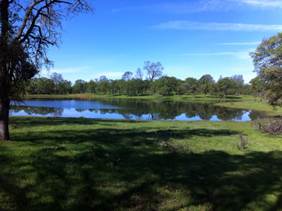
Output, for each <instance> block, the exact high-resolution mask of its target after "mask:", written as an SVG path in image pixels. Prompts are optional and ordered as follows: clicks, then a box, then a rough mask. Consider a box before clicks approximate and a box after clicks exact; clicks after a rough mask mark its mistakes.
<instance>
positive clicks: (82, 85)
mask: <svg viewBox="0 0 282 211" xmlns="http://www.w3.org/2000/svg"><path fill="white" fill-rule="evenodd" d="M72 90H73V93H79V94H80V93H85V92H86V90H87V83H86V81H84V80H76V81H75V83H74V85H73V87H72Z"/></svg>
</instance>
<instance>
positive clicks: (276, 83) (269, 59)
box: [251, 33, 282, 105]
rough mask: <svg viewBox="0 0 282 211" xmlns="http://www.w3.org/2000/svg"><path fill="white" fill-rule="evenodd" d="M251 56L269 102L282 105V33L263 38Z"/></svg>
mask: <svg viewBox="0 0 282 211" xmlns="http://www.w3.org/2000/svg"><path fill="white" fill-rule="evenodd" d="M251 56H252V57H253V60H254V65H255V70H256V71H257V73H258V77H259V78H260V80H261V81H260V82H262V83H263V87H264V88H263V93H264V96H265V98H266V99H267V101H268V103H269V104H271V105H282V92H281V90H282V33H279V34H277V35H275V36H273V37H270V38H269V39H265V40H263V41H262V43H261V44H260V45H259V46H258V47H257V49H256V51H255V52H253V53H252V54H251Z"/></svg>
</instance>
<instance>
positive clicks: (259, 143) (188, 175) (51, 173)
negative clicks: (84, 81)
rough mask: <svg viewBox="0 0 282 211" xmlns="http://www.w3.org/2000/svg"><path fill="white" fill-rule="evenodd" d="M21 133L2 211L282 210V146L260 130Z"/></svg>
mask: <svg viewBox="0 0 282 211" xmlns="http://www.w3.org/2000/svg"><path fill="white" fill-rule="evenodd" d="M11 129H12V140H13V142H7V143H0V163H1V168H0V210H40V211H44V210H48V211H49V210H83V211H84V210H178V209H179V210H279V209H280V210H281V207H282V191H281V190H282V168H281V166H282V137H281V136H280V137H273V136H270V135H266V134H261V133H260V132H258V131H257V130H255V129H254V128H253V126H252V125H251V123H235V122H219V123H211V122H205V121H203V122H123V121H115V122H114V121H95V120H87V119H60V118H58V119H46V118H12V125H11ZM240 134H245V135H247V136H248V140H249V147H248V148H247V149H246V150H244V151H241V150H239V149H238V147H237V145H238V143H239V140H240V138H239V135H240Z"/></svg>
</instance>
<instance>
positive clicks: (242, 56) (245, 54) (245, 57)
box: [184, 50, 252, 60]
mask: <svg viewBox="0 0 282 211" xmlns="http://www.w3.org/2000/svg"><path fill="white" fill-rule="evenodd" d="M251 51H252V50H246V51H222V52H204V53H186V54H184V56H231V57H236V58H237V59H243V60H248V59H250V55H249V54H250V52H251Z"/></svg>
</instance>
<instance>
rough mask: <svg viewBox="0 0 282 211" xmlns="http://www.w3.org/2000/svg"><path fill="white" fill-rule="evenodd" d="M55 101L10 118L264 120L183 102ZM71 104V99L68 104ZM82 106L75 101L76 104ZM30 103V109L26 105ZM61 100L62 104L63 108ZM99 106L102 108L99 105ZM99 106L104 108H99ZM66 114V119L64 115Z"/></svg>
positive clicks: (16, 108) (15, 110)
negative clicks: (84, 102) (82, 104)
mask: <svg viewBox="0 0 282 211" xmlns="http://www.w3.org/2000/svg"><path fill="white" fill-rule="evenodd" d="M57 102H58V101H54V103H53V104H52V101H49V102H48V106H46V105H42V104H41V103H43V102H40V101H39V100H38V101H35V102H34V101H32V102H31V101H26V102H25V104H26V106H19V105H15V106H13V107H12V115H14V116H51V117H70V116H73V117H78V116H79V117H80V116H81V117H85V118H99V119H125V120H145V121H152V120H194V121H196V120H209V121H220V120H223V121H230V120H232V121H250V120H255V119H257V118H261V117H264V116H265V115H264V114H263V113H261V112H256V111H246V110H240V109H230V108H224V107H219V106H215V105H212V104H199V103H186V102H176V101H169V100H168V101H144V100H125V99H111V100H99V101H93V105H97V103H99V107H98V108H95V106H91V103H90V104H89V102H88V104H89V106H88V107H83V108H81V107H78V108H77V107H73V108H72V107H71V106H66V107H64V106H62V107H60V106H58V103H57ZM70 103H73V100H72V101H70ZM79 103H83V101H77V102H76V105H79ZM28 104H31V105H32V106H28ZM67 104H68V101H64V103H63V105H67ZM101 105H102V106H101ZM103 105H105V106H104V107H103ZM64 111H66V112H67V113H68V116H66V115H65V114H64Z"/></svg>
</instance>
